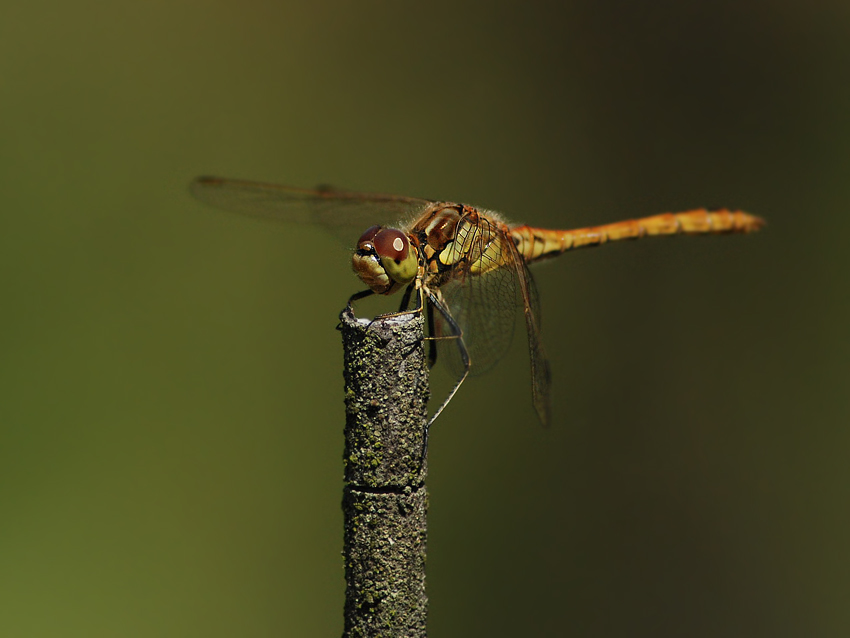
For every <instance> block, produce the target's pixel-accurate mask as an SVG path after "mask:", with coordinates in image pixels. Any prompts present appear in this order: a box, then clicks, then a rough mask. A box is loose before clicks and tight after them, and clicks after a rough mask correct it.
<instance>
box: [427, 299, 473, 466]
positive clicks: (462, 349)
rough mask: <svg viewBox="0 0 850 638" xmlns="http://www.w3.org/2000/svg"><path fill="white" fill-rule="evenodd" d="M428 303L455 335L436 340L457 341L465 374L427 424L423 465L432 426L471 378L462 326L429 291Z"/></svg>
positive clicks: (430, 310) (430, 311) (429, 308)
mask: <svg viewBox="0 0 850 638" xmlns="http://www.w3.org/2000/svg"><path fill="white" fill-rule="evenodd" d="M428 301H429V302H430V303H429V304H428V310H429V313H430V314H431V316H432V317H433V310H432V307H434V308H436V309H437V310H438V311H439V312H440V314H441V315H442V316H443V319H444V320H445V321H446V324H447V325H448V326H449V328H451V330H452V333H453V334H451V335H447V336H445V337H436V338H442V339H457V347H458V351H459V352H460V359H461V363H462V364H463V374H462V375H461V377H460V379H458V380H457V382H455V384H454V386H453V387H452V389H451V391H450V392H449V394H448V396H447V397H446V398H445V400H444V401H443V403H442V404H441V405H440V407H439V408H437V411H436V412H435V413H434V416H432V417H431V418H430V419H429V420H428V422H427V423H426V424H425V432H424V435H423V439H424V442H423V444H422V463H423V464H424V463H425V457H426V455H427V454H428V434H429V432H430V431H431V425H432V424H433V423H434V421H436V420H437V417H439V416H440V414H441V413H442V412H443V410H445V409H446V406H447V405H448V404H449V401H451V400H452V398H453V397H454V395H455V394H456V393H457V391H458V390H459V389H460V386H461V385H462V384H463V382H464V381H466V377H468V376H469V368H470V364H471V362H470V359H469V351H468V350H467V349H466V343H465V342H464V341H463V332H462V331H461V329H460V326H459V325H457V322H456V321H455V320H454V317H452V315H451V313H450V312H449V310H448V308H446V306H445V304H443V302H442V301H441V300H440V299H438V298H437V296H436V295H434V293H432V292H431V291H428ZM432 339H435V337H432Z"/></svg>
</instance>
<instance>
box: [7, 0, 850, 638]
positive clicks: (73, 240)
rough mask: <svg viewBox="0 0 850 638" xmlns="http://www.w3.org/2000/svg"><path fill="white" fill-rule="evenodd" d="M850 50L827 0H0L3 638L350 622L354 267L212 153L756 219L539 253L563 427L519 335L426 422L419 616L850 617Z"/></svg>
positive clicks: (494, 200) (529, 197)
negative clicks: (349, 306)
mask: <svg viewBox="0 0 850 638" xmlns="http://www.w3.org/2000/svg"><path fill="white" fill-rule="evenodd" d="M12 4H14V5H15V6H11V5H12ZM848 43H850V10H848V5H847V3H846V2H843V1H839V0H835V1H834V2H814V3H808V4H807V5H805V7H804V6H803V4H802V3H792V2H768V1H762V2H750V3H738V2H731V1H730V2H725V1H721V2H700V3H695V2H679V1H677V2H658V3H651V5H650V4H649V3H626V2H591V1H589V0H583V1H580V2H567V3H557V4H556V3H553V4H552V6H549V7H546V6H544V5H543V4H536V3H534V4H529V3H514V4H508V3H504V2H496V3H492V2H491V3H486V4H485V3H458V2H449V3H427V5H422V4H416V3H398V2H393V3H390V2H371V1H367V2H356V3H354V2H326V3H306V2H304V3H277V2H247V3H246V2H240V3H237V2H225V1H220V0H219V1H215V2H191V1H189V0H176V1H172V2H145V3H139V2H124V3H102V2H91V1H89V0H82V1H81V2H74V3H67V2H59V1H58V0H53V1H50V0H48V1H46V2H35V3H28V4H26V3H7V5H6V6H4V7H2V8H0V214H2V230H0V281H2V287H1V288H0V292H2V312H0V339H2V364H1V365H0V375H2V383H0V635H2V636H10V637H12V636H14V637H16V638H17V637H53V636H56V637H62V638H67V637H76V636H80V637H83V636H85V637H87V638H90V637H100V636H103V637H112V636H126V637H133V636H144V637H147V636H174V637H187V636H199V637H200V636H203V637H205V638H208V637H211V636H222V637H224V636H227V637H232V636H239V637H243V638H247V637H253V636H257V637H261V636H262V637H265V636H336V635H339V634H340V632H341V630H342V601H343V580H342V561H341V558H340V554H339V552H340V550H341V546H342V526H341V524H342V515H341V511H340V500H341V487H342V484H341V474H342V462H341V453H342V426H343V419H344V412H343V404H342V398H343V397H342V376H341V360H342V353H341V345H340V338H339V334H338V333H337V331H336V330H334V328H335V325H336V318H337V313H338V312H339V310H340V309H341V308H342V307H343V305H344V303H345V300H346V298H347V296H348V295H349V294H350V293H351V292H354V291H356V290H358V289H359V285H358V283H357V281H356V279H355V278H354V276H353V275H352V273H351V272H350V267H349V264H348V256H347V254H346V252H345V250H344V249H342V248H340V247H338V246H336V244H335V243H334V242H333V240H332V239H329V238H328V237H327V236H326V235H324V234H323V233H322V232H321V231H320V230H318V229H314V228H305V227H283V226H274V225H268V224H262V223H257V222H252V221H249V220H246V219H244V218H239V217H236V216H229V215H227V214H223V213H217V212H215V211H212V210H210V209H207V208H205V207H204V206H202V205H201V204H199V203H197V202H195V201H193V200H192V199H191V197H190V196H189V195H188V192H187V184H188V182H189V181H190V180H191V179H192V177H194V176H195V175H198V174H207V173H210V174H218V175H224V176H230V177H242V178H249V179H258V180H266V181H276V182H282V183H287V184H292V185H300V186H311V185H314V184H318V183H333V184H338V185H342V186H345V187H349V188H357V189H365V190H368V189H371V190H380V191H385V192H396V193H400V194H409V195H421V196H429V197H437V198H446V199H454V200H461V201H467V202H470V203H473V204H478V205H482V206H486V207H490V208H494V209H498V210H501V211H504V212H505V214H506V215H508V216H509V217H510V218H511V219H514V220H516V221H523V222H527V223H533V224H537V225H541V226H552V227H569V226H579V225H588V224H595V223H602V222H608V221H616V220H618V219H622V218H627V217H633V216H638V215H648V214H653V213H656V212H662V211H668V210H680V209H687V208H692V207H697V206H703V205H709V206H730V207H737V208H742V209H745V210H748V211H751V212H753V213H756V214H760V215H763V216H764V217H766V218H767V219H768V221H769V226H768V227H767V228H766V229H765V231H764V232H762V233H760V234H758V235H754V236H747V237H738V236H736V237H720V238H677V239H671V240H652V241H650V240H647V241H641V242H634V243H627V244H624V245H612V246H607V247H604V248H601V249H598V250H595V251H586V252H580V253H575V254H572V255H567V256H565V257H562V258H561V259H559V260H557V261H553V262H552V263H549V264H546V265H543V266H542V267H541V268H539V269H538V270H537V271H536V273H537V281H538V286H539V288H540V292H541V298H542V300H543V312H544V333H545V342H546V346H547V349H548V353H549V355H550V358H551V361H552V369H553V375H554V385H553V393H554V406H553V415H554V418H553V424H552V427H551V428H549V429H548V430H545V429H543V428H541V427H539V426H538V424H537V422H536V420H535V415H534V412H533V410H532V408H531V403H530V398H529V390H528V385H529V380H528V364H527V354H526V353H525V352H524V351H523V344H522V340H521V339H515V344H514V348H513V349H512V350H511V352H510V353H509V354H508V355H507V356H506V358H505V360H504V362H503V364H502V365H500V366H499V367H498V368H497V369H496V370H494V371H493V372H492V373H491V374H488V375H486V376H484V377H481V378H478V379H475V380H473V381H471V382H469V383H468V384H467V385H466V386H465V387H464V388H463V389H462V390H461V392H460V394H459V395H458V396H457V398H456V399H455V401H454V402H453V403H452V405H451V406H450V407H449V408H448V410H447V411H446V412H445V414H444V416H443V418H441V419H440V421H439V422H438V424H437V425H436V426H435V428H434V430H433V435H432V443H431V475H430V480H429V484H430V488H431V508H430V538H429V549H430V554H429V563H428V570H429V571H428V578H429V593H430V598H431V614H430V619H431V623H430V627H431V635H433V636H566V635H575V636H653V637H657V636H771V637H777V636H789V637H790V636H802V635H810V636H846V635H847V634H848V632H850V606H848V605H847V600H848V596H850V576H848V574H850V553H849V552H848V538H850V520H848V518H850V517H848V514H847V512H848V507H847V503H848V499H850V494H848V492H850V489H848V488H850V462H848V456H850V428H848V427H847V426H848V420H850V399H848V396H850V395H849V394H848V372H850V371H849V370H848V364H847V361H848V355H850V347H848V336H847V334H848V331H847V326H848V320H850V302H848V299H850V295H848V283H847V282H848V274H849V273H850V268H848V263H847V257H846V255H847V250H846V242H847V239H846V238H847V236H848V232H849V231H850V215H848V208H849V207H850V206H848V205H850V178H848V176H850V117H848V114H850V83H848V81H847V70H848V68H850V45H848Z"/></svg>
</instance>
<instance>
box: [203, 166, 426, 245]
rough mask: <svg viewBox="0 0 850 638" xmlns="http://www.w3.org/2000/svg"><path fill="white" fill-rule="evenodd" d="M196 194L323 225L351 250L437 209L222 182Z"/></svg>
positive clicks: (232, 208) (388, 199) (234, 207)
mask: <svg viewBox="0 0 850 638" xmlns="http://www.w3.org/2000/svg"><path fill="white" fill-rule="evenodd" d="M191 191H192V194H193V195H194V196H195V198H197V199H199V200H200V201H202V202H204V203H206V204H209V205H211V206H214V207H215V208H219V209H221V210H226V211H229V212H233V213H240V214H242V215H247V216H249V217H257V218H262V219H271V220H276V221H282V222H290V223H297V224H318V225H320V226H322V227H323V228H325V229H326V230H327V231H329V232H330V233H331V234H333V235H335V236H336V237H338V238H339V239H340V240H341V241H342V242H343V243H345V244H346V245H347V246H351V247H353V246H354V244H355V243H356V241H357V238H358V237H359V236H360V234H361V233H362V232H363V231H364V230H366V228H368V227H369V226H373V225H375V224H378V225H382V226H395V227H401V228H405V227H406V225H407V224H408V223H409V221H410V220H411V219H412V218H414V217H415V216H417V215H418V214H421V211H423V210H424V209H425V207H427V206H428V205H429V204H431V203H432V202H431V201H430V200H427V199H421V198H418V197H400V196H397V195H384V194H381V193H357V192H353V191H343V190H335V189H332V188H319V189H313V190H311V189H303V188H291V187H288V186H277V185H275V184H262V183H259V182H250V181H243V180H235V179H223V178H220V177H199V178H197V179H195V180H194V181H193V182H192V185H191ZM399 223H401V224H402V225H401V226H399V225H398V224H399Z"/></svg>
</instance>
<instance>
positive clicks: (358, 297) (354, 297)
mask: <svg viewBox="0 0 850 638" xmlns="http://www.w3.org/2000/svg"><path fill="white" fill-rule="evenodd" d="M374 294H375V293H374V292H372V291H371V290H361V291H360V292H355V293H354V294H353V295H351V296H350V297H349V298H348V309H349V310H351V311H353V310H354V308H353V307H352V304H353V303H354V302H355V301H360V300H361V299H365V298H366V297H371V296H372V295H374Z"/></svg>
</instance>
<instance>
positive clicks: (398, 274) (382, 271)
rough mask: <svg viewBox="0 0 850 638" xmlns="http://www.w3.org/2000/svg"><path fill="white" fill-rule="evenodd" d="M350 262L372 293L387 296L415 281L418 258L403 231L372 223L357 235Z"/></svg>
mask: <svg viewBox="0 0 850 638" xmlns="http://www.w3.org/2000/svg"><path fill="white" fill-rule="evenodd" d="M351 265H352V266H353V267H354V272H356V273H357V276H358V277H360V279H361V280H362V281H363V283H364V284H366V285H367V286H369V289H370V290H371V291H372V292H374V293H376V294H379V295H389V294H392V293H394V292H396V291H397V290H400V289H401V288H402V287H403V286H406V285H407V284H409V283H410V282H411V281H413V280H414V278H415V277H416V272H417V270H418V265H419V261H418V259H417V256H416V250H415V249H412V248H411V246H410V240H409V239H408V238H407V235H405V234H404V233H403V232H401V231H400V230H397V229H395V228H382V227H381V226H372V227H371V228H369V229H368V230H367V231H366V232H365V233H363V234H362V235H361V236H360V239H359V240H358V242H357V250H355V251H354V255H352V257H351Z"/></svg>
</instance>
